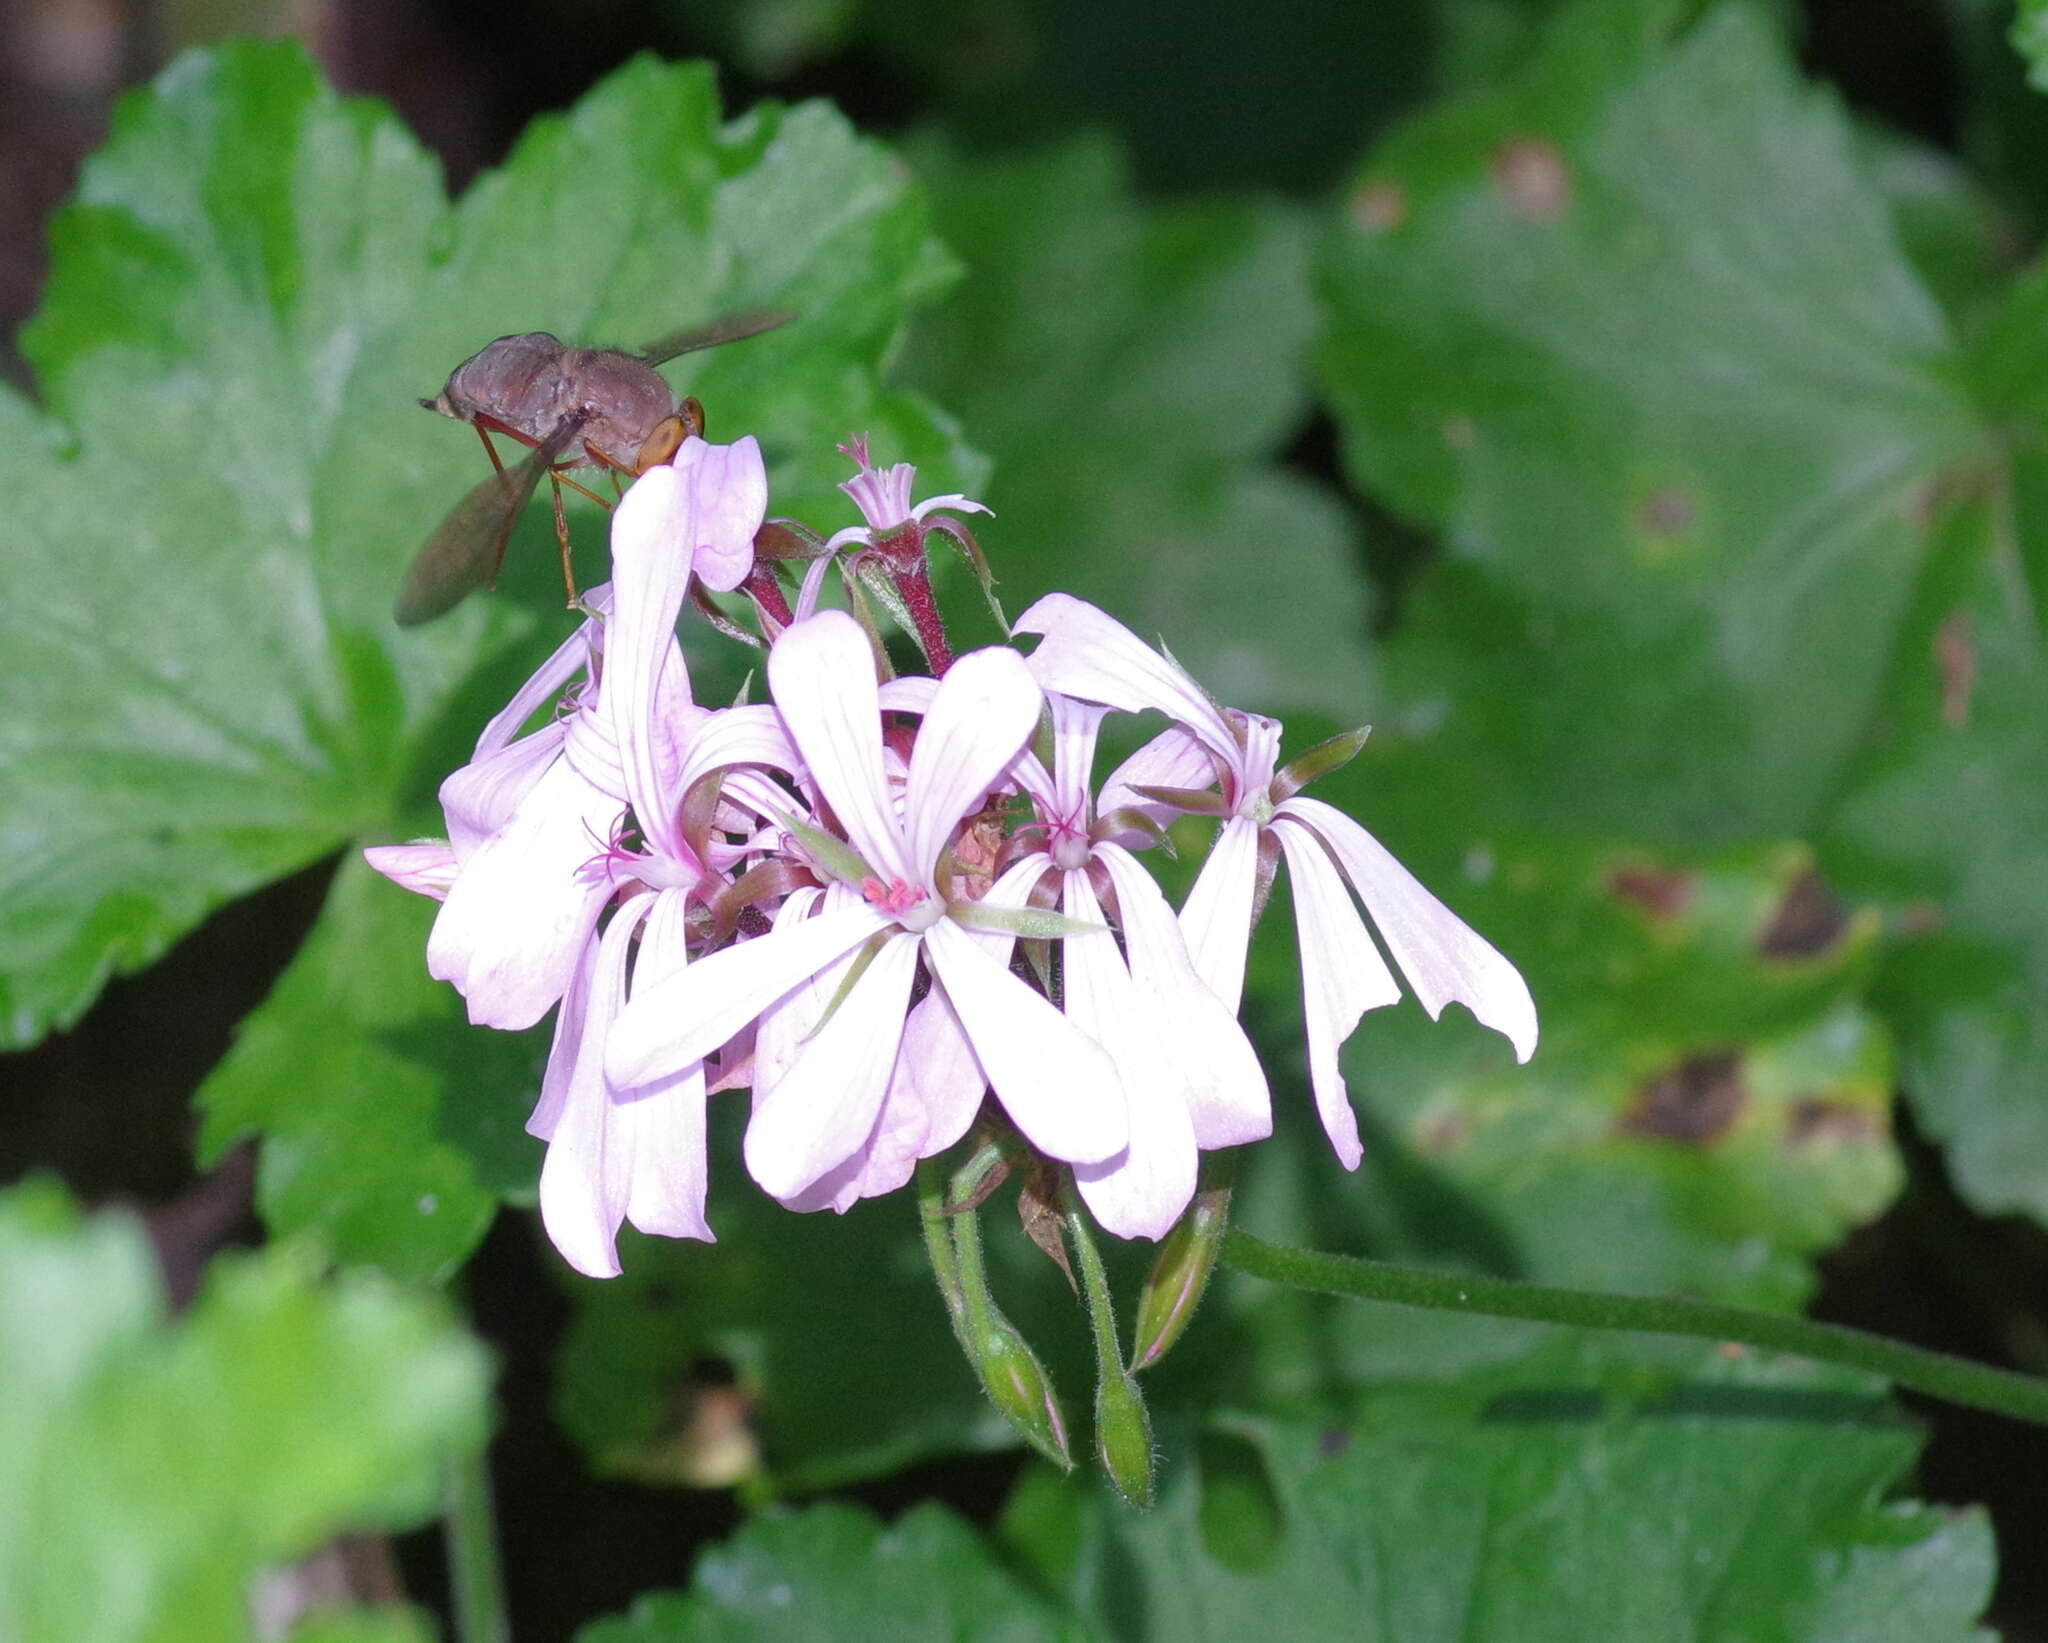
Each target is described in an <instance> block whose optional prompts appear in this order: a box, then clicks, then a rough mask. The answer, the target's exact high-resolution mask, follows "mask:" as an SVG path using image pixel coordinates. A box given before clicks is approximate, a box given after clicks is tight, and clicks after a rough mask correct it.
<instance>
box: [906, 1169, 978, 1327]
mask: <svg viewBox="0 0 2048 1643" xmlns="http://www.w3.org/2000/svg"><path fill="white" fill-rule="evenodd" d="M917 1220H918V1225H919V1226H920V1227H922V1228H923V1230H924V1249H925V1254H926V1255H927V1256H928V1257H929V1258H930V1260H931V1263H932V1276H933V1277H934V1278H936V1279H937V1280H938V1282H939V1294H940V1295H941V1296H942V1297H944V1299H945V1302H946V1317H947V1319H948V1320H949V1321H950V1322H951V1323H952V1325H953V1334H954V1336H955V1338H956V1339H958V1341H959V1342H960V1345H961V1347H962V1348H963V1349H965V1350H966V1351H967V1352H968V1354H969V1355H970V1356H972V1354H973V1347H972V1346H971V1345H970V1343H969V1341H968V1338H967V1297H966V1296H965V1295H964V1294H963V1293H962V1292H961V1289H960V1262H959V1259H958V1257H957V1256H955V1255H954V1253H953V1229H952V1228H951V1227H949V1226H947V1225H946V1178H945V1175H944V1174H943V1173H942V1172H941V1171H940V1168H939V1166H938V1164H936V1163H935V1162H934V1161H933V1160H931V1159H929V1158H923V1159H919V1160H918V1165H917Z"/></svg>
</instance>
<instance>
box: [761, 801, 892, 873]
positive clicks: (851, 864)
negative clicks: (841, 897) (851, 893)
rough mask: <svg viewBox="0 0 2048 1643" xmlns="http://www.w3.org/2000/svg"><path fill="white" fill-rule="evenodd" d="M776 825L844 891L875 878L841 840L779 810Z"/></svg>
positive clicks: (850, 847) (867, 867)
mask: <svg viewBox="0 0 2048 1643" xmlns="http://www.w3.org/2000/svg"><path fill="white" fill-rule="evenodd" d="M775 821H776V825H777V826H779V827H781V828H782V829H784V831H786V832H787V833H789V834H790V836H791V837H793V838H794V839H795V840H796V841H797V843H799V844H801V845H802V846H803V847H804V849H805V851H806V852H807V853H808V854H809V855H810V858H811V860H812V861H814V862H816V863H817V864H818V865H819V866H820V867H822V868H823V869H824V870H825V871H826V872H827V873H829V874H831V875H832V877H833V878H835V879H837V880H838V881H839V882H840V883H841V884H843V885H845V886H847V888H849V889H852V890H858V889H859V888H860V887H861V885H862V883H863V882H864V881H865V880H868V879H871V878H873V877H874V876H875V873H874V870H873V869H872V868H870V867H869V866H868V864H867V863H866V862H864V861H862V860H861V859H860V857H859V855H858V854H856V853H855V851H854V848H853V846H852V845H850V844H848V843H847V842H846V841H845V840H844V839H835V838H834V837H833V836H832V835H831V834H830V833H828V832H826V831H825V830H824V829H823V828H822V827H813V826H812V825H811V824H810V823H809V822H807V821H799V820H797V818H796V817H794V816H791V815H785V814H784V813H783V812H782V811H779V810H778V811H776V812H775Z"/></svg>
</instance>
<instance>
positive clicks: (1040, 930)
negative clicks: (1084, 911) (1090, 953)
mask: <svg viewBox="0 0 2048 1643" xmlns="http://www.w3.org/2000/svg"><path fill="white" fill-rule="evenodd" d="M946 912H947V914H948V916H950V917H951V919H952V920H953V922H954V923H955V924H957V925H959V926H960V927H961V928H962V929H964V930H980V931H983V932H985V933H987V934H989V935H1001V936H1016V937H1018V938H1019V939H1021V940H1025V941H1050V940H1052V939H1054V938H1056V937H1060V936H1094V935H1100V934H1102V933H1103V932H1104V931H1105V930H1106V929H1108V926H1107V925H1103V924H1096V923H1094V922H1093V921H1091V920H1089V919H1084V918H1068V917H1067V915H1066V914H1065V913H1055V912H1051V911H1048V910H1046V909H1043V908H1038V907H991V906H989V904H988V903H987V902H985V901H956V902H953V903H951V904H950V905H949V906H948V907H947V908H946Z"/></svg>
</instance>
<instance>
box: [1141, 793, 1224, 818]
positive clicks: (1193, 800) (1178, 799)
mask: <svg viewBox="0 0 2048 1643" xmlns="http://www.w3.org/2000/svg"><path fill="white" fill-rule="evenodd" d="M1131 791H1132V792H1133V793H1140V794H1143V795H1144V796H1145V797H1146V798H1148V799H1150V800H1151V801H1152V802H1153V803H1154V804H1170V805H1172V806H1173V808H1174V809H1176V810H1185V811H1186V812H1187V813H1188V814H1189V815H1190V816H1225V815H1228V814H1229V813H1230V806H1229V805H1227V804H1225V803H1224V802H1223V795H1222V794H1221V793H1212V792H1210V791H1209V790H1208V789H1207V788H1205V787H1133V788H1132V789H1131Z"/></svg>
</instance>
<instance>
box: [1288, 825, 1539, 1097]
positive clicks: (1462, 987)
mask: <svg viewBox="0 0 2048 1643" xmlns="http://www.w3.org/2000/svg"><path fill="white" fill-rule="evenodd" d="M1280 810H1281V813H1282V814H1283V815H1292V816H1295V817H1298V818H1299V819H1300V820H1301V821H1302V822H1304V823H1306V824H1307V826H1308V827H1309V828H1310V830H1311V831H1313V832H1314V833H1316V834H1317V835H1318V836H1319V837H1320V838H1321V839H1322V840H1323V842H1324V843H1325V844H1327V845H1328V846H1329V847H1330V851H1331V854H1333V855H1334V856H1335V857H1336V858H1337V864H1338V866H1340V867H1342V868H1343V869H1344V876H1345V877H1346V878H1348V879H1349V880H1350V881H1351V883H1352V886H1353V888H1355V889H1356V890H1357V891H1358V899H1359V900H1360V901H1362V902H1364V903H1365V910H1366V912H1367V913H1368V914H1369V915H1370V916H1371V918H1372V922H1373V928H1374V929H1376V930H1378V931H1379V933H1380V939H1381V940H1382V941H1384V942H1385V943H1386V944H1387V950H1388V951H1389V952H1390V953H1392V954H1393V955H1394V962H1395V963H1396V964H1398V965H1399V966H1400V967H1401V974H1402V975H1403V976H1405V977H1407V979H1408V985H1409V986H1411V987H1413V988H1414V989H1415V996H1416V997H1417V998H1419V999H1421V1000H1422V1007H1423V1008H1424V1009H1426V1010H1427V1011H1428V1012H1429V1015H1430V1019H1431V1020H1432V1021H1434V1020H1436V1019H1438V1018H1439V1017H1441V1016H1442V1015H1443V1013H1444V1006H1445V1005H1446V1004H1453V1003H1455V1004H1462V1005H1464V1006H1465V1007H1466V1008H1467V1009H1468V1010H1470V1011H1471V1012H1472V1013H1473V1014H1474V1015H1475V1016H1477V1017H1478V1018H1479V1019H1480V1021H1482V1022H1483V1023H1484V1024H1485V1025H1487V1026H1489V1027H1491V1028H1492V1029H1493V1030H1494V1031H1495V1032H1497V1033H1499V1034H1501V1035H1502V1036H1503V1037H1504V1038H1506V1039H1507V1041H1508V1042H1509V1043H1510V1044H1512V1045H1513V1046H1514V1047H1515V1059H1516V1060H1517V1061H1527V1060H1528V1059H1529V1057H1530V1056H1532V1055H1534V1054H1535V1053H1536V1001H1535V1000H1534V999H1532V998H1531V997H1530V996H1529V987H1528V983H1526V982H1525V981H1523V980H1522V976H1521V972H1520V971H1518V970H1517V969H1516V968H1515V967H1514V966H1513V965H1512V964H1510V963H1509V962H1508V961H1507V960H1506V959H1504V958H1502V957H1501V955H1500V954H1499V953H1497V952H1495V951H1494V949H1493V947H1492V946H1491V945H1490V944H1489V943H1488V942H1487V941H1486V940H1485V938H1484V937H1482V936H1480V935H1479V934H1478V933H1477V932H1475V931H1474V930H1473V929H1472V928H1471V926H1469V925H1468V924H1466V923H1465V922H1464V921H1463V920H1462V919H1460V918H1459V917H1458V915H1457V914H1455V913H1453V912H1452V911H1451V910H1450V909H1449V908H1448V907H1446V906H1445V905H1444V904H1443V903H1442V902H1440V901H1438V900H1437V899H1436V897H1435V896H1433V895H1431V894H1430V893H1429V892H1428V891H1427V890H1425V889H1424V888H1423V887H1422V885H1421V882H1420V881H1419V880H1417V878H1416V877H1415V875H1414V874H1413V873H1410V872H1409V871H1408V869H1407V868H1405V867H1403V866H1402V865H1401V864H1400V863H1399V862H1398V861H1396V860H1394V858H1393V856H1392V854H1391V853H1390V852H1389V851H1388V850H1387V848H1386V846H1385V845H1383V844H1381V843H1380V841H1379V840H1378V839H1376V838H1374V837H1373V836H1372V835H1371V834H1370V833H1368V832H1367V831H1366V830H1365V829H1364V828H1362V827H1360V826H1359V825H1358V823H1357V822H1355V821H1353V820H1352V819H1351V818H1350V817H1349V816H1347V815H1345V814H1344V812H1343V811H1341V810H1337V809H1333V808H1332V807H1331V806H1329V805H1327V804H1324V803H1323V802H1322V801H1321V800H1319V799H1308V798H1298V797H1297V798H1293V799H1289V800H1288V801H1287V802H1286V803H1285V804H1283V805H1282V806H1280Z"/></svg>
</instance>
